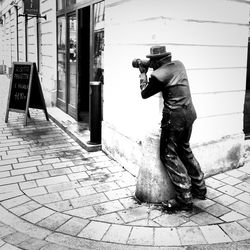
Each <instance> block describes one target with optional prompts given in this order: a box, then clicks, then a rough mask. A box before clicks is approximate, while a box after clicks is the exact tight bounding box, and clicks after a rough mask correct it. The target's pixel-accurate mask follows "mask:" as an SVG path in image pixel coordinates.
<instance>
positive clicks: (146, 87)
mask: <svg viewBox="0 0 250 250" xmlns="http://www.w3.org/2000/svg"><path fill="white" fill-rule="evenodd" d="M140 88H141V96H142V98H143V99H146V98H148V97H150V96H152V95H155V94H156V93H158V92H160V91H161V90H162V83H161V82H159V81H158V80H157V79H156V78H155V77H153V76H151V77H150V78H149V80H148V79H147V74H146V73H141V75H140Z"/></svg>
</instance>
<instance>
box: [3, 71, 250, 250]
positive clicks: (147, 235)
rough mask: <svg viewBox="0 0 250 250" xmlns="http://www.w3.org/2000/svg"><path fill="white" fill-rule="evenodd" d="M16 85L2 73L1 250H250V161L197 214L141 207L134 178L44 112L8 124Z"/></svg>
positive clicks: (220, 178) (225, 176)
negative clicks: (8, 107) (10, 89)
mask: <svg viewBox="0 0 250 250" xmlns="http://www.w3.org/2000/svg"><path fill="white" fill-rule="evenodd" d="M8 85H9V81H8V80H6V78H5V76H1V75H0V105H1V106H0V203H1V204H0V250H3V249H7V250H12V249H30V250H33V249H34V250H38V249H39V250H69V249H83V250H85V249H104V250H105V249H117V250H119V249H124V250H127V249H128V250H130V249H131V250H132V249H133V250H137V249H145V250H147V249H158V250H164V249H226V248H227V249H250V161H249V162H246V163H245V165H244V166H243V167H240V168H238V169H235V170H230V171H227V172H226V173H222V174H218V175H215V176H213V177H209V178H207V179H206V183H207V186H208V199H207V200H204V201H201V200H195V202H194V204H195V209H194V211H193V212H180V213H176V214H167V213H165V212H164V211H162V210H161V207H160V206H156V205H149V204H139V203H138V202H137V201H136V200H135V199H134V191H135V184H136V178H135V177H134V176H133V175H132V174H131V173H129V172H128V171H126V170H125V169H124V168H123V167H122V166H121V165H119V164H118V163H117V162H115V161H114V160H113V159H111V158H109V157H108V156H107V155H106V154H105V153H103V152H102V151H97V152H87V151H85V150H84V149H83V148H82V147H81V146H79V144H77V143H76V142H75V141H74V140H73V139H72V138H71V137H69V136H68V135H67V134H66V133H65V132H64V131H63V130H61V129H60V128H59V127H57V126H56V125H55V123H53V122H52V121H49V122H47V121H46V119H45V116H44V113H43V111H41V110H31V120H29V121H28V125H27V126H23V119H24V114H20V113H15V112H10V115H9V122H8V124H6V123H5V122H4V117H5V111H6V104H7V96H8Z"/></svg>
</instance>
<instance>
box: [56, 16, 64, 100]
mask: <svg viewBox="0 0 250 250" xmlns="http://www.w3.org/2000/svg"><path fill="white" fill-rule="evenodd" d="M57 57H58V58H57V60H58V66H57V67H58V69H57V72H58V87H57V98H58V99H59V100H60V102H62V103H65V102H66V19H65V17H64V16H62V17H58V19H57Z"/></svg>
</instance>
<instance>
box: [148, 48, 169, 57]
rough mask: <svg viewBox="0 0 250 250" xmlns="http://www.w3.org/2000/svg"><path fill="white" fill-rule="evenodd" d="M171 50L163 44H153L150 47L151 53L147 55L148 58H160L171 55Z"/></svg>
mask: <svg viewBox="0 0 250 250" xmlns="http://www.w3.org/2000/svg"><path fill="white" fill-rule="evenodd" d="M170 54H171V53H170V52H167V51H166V47H165V46H162V45H158V46H152V47H151V48H150V54H149V55H146V57H148V58H158V57H164V56H168V55H170Z"/></svg>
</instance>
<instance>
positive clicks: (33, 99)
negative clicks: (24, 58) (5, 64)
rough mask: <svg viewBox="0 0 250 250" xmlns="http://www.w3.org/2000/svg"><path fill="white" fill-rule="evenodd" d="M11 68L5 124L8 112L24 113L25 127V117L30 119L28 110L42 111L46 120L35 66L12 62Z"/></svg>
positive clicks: (45, 110) (44, 106)
mask: <svg viewBox="0 0 250 250" xmlns="http://www.w3.org/2000/svg"><path fill="white" fill-rule="evenodd" d="M12 68H13V71H12V77H11V83H10V90H9V98H8V104H7V111H6V117H5V122H8V116H9V111H15V112H25V125H26V124H27V116H28V117H30V115H29V108H36V109H43V110H44V113H45V116H46V119H47V120H48V113H47V109H46V105H45V101H44V97H43V93H42V88H41V84H40V80H39V77H38V73H37V69H36V64H35V63H28V62H25V63H24V62H14V63H13V67H12Z"/></svg>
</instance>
